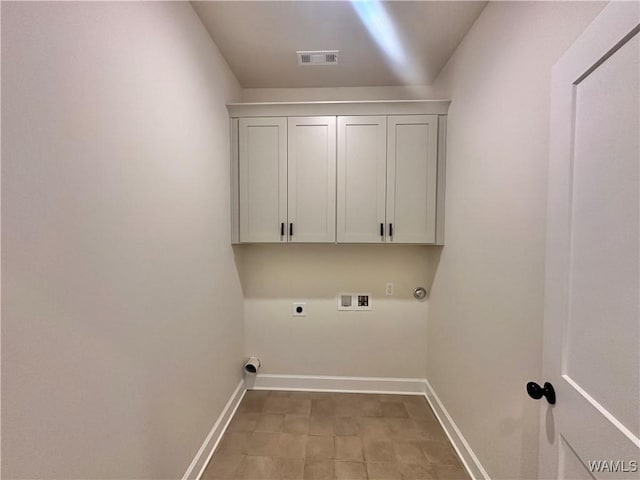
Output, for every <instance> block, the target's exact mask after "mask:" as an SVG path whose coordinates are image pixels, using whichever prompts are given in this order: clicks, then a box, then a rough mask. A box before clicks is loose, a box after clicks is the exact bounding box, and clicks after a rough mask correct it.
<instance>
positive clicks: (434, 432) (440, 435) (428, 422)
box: [413, 418, 449, 443]
mask: <svg viewBox="0 0 640 480" xmlns="http://www.w3.org/2000/svg"><path fill="white" fill-rule="evenodd" d="M413 425H414V427H415V429H416V431H417V432H418V436H419V437H420V439H422V440H433V441H437V442H446V443H449V440H448V438H447V436H446V434H445V433H444V430H442V427H441V426H440V424H439V423H438V421H437V420H436V419H435V418H433V419H432V418H414V419H413Z"/></svg>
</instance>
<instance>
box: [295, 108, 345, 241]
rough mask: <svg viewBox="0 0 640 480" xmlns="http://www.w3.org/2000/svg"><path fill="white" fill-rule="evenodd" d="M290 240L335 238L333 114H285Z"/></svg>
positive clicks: (334, 136) (334, 132) (329, 239)
mask: <svg viewBox="0 0 640 480" xmlns="http://www.w3.org/2000/svg"><path fill="white" fill-rule="evenodd" d="M288 123H289V129H288V132H287V134H288V158H289V160H288V165H289V167H288V172H289V175H288V179H289V181H288V186H289V189H288V216H289V226H288V228H289V230H288V233H289V241H290V242H296V243H297V242H300V243H302V242H335V241H336V117H289V121H288Z"/></svg>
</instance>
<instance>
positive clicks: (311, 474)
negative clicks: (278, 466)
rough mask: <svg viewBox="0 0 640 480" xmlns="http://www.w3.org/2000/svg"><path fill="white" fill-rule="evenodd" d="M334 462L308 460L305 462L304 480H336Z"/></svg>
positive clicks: (317, 459)
mask: <svg viewBox="0 0 640 480" xmlns="http://www.w3.org/2000/svg"><path fill="white" fill-rule="evenodd" d="M334 472H335V465H334V463H333V460H325V459H320V458H307V459H306V460H305V462H304V471H303V474H302V478H304V480H335V478H334Z"/></svg>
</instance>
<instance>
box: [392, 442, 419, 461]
mask: <svg viewBox="0 0 640 480" xmlns="http://www.w3.org/2000/svg"><path fill="white" fill-rule="evenodd" d="M393 449H394V451H395V454H396V460H397V461H398V462H400V463H413V464H416V465H428V462H427V458H426V457H425V455H424V453H423V452H422V449H421V448H420V444H419V443H418V442H413V441H406V442H404V441H403V442H394V444H393Z"/></svg>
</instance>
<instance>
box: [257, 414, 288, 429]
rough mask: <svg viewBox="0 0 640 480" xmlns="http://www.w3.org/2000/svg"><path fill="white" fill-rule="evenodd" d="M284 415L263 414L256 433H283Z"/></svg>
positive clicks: (259, 419)
mask: <svg viewBox="0 0 640 480" xmlns="http://www.w3.org/2000/svg"><path fill="white" fill-rule="evenodd" d="M283 421H284V414H282V413H263V414H262V415H260V417H259V418H258V422H257V423H256V426H255V428H254V429H253V430H254V431H256V432H268V433H278V432H281V431H282V422H283Z"/></svg>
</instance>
